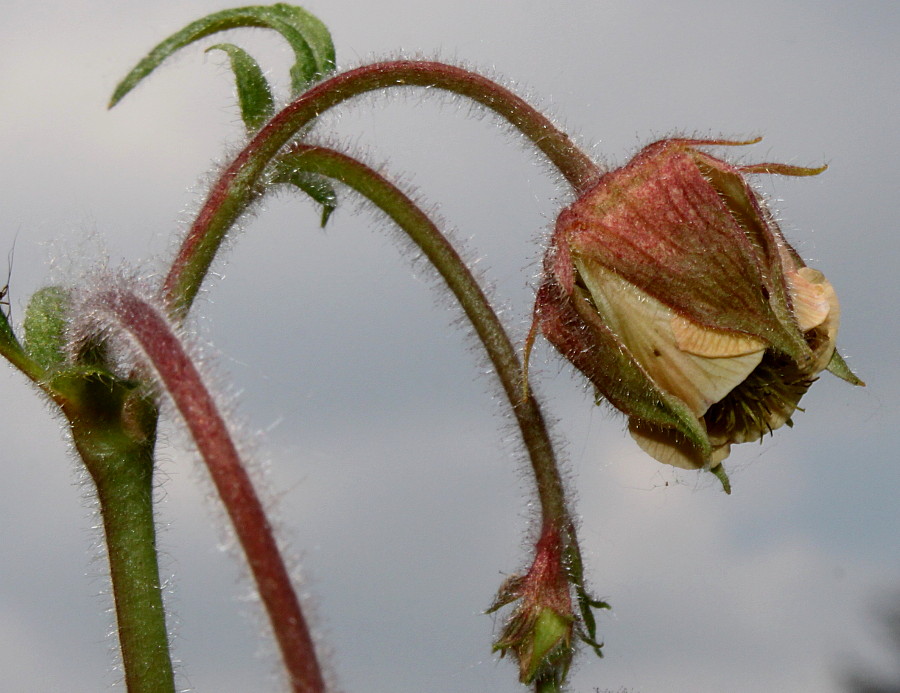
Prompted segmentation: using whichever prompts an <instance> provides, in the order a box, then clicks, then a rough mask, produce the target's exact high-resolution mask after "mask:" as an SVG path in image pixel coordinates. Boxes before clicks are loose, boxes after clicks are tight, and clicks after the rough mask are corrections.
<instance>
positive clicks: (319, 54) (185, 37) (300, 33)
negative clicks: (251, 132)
mask: <svg viewBox="0 0 900 693" xmlns="http://www.w3.org/2000/svg"><path fill="white" fill-rule="evenodd" d="M240 27H261V28H264V29H273V30H275V31H277V32H278V33H279V34H281V35H282V36H283V37H284V38H285V40H286V41H287V42H288V43H289V44H290V46H291V48H292V49H293V51H294V55H295V56H296V62H295V63H294V65H293V66H292V67H291V89H292V92H293V93H294V94H298V93H300V92H301V91H303V89H305V88H306V87H307V86H308V85H309V83H310V82H312V81H313V80H315V79H318V78H320V77H322V76H324V75H326V74H327V73H329V72H331V71H332V70H333V69H334V44H333V43H332V41H331V34H330V33H329V32H328V29H326V28H325V25H324V24H323V23H322V22H321V21H319V20H318V19H317V18H316V17H314V16H313V15H312V14H310V13H309V12H307V11H306V10H304V9H302V8H300V7H294V6H291V5H286V4H283V3H278V4H275V5H272V6H269V7H267V6H261V5H254V6H249V7H237V8H234V9H231V10H223V11H221V12H215V13H213V14H210V15H207V16H206V17H204V18H202V19H198V20H197V21H195V22H192V23H191V24H188V25H187V26H186V27H185V28H184V29H182V30H181V31H178V32H176V33H174V34H172V35H171V36H170V37H169V38H167V39H166V40H165V41H163V42H162V43H160V44H159V45H157V46H156V47H155V48H154V49H153V50H152V51H150V53H148V54H147V56H146V57H145V58H144V59H143V60H141V61H140V62H139V63H138V64H137V65H136V66H135V67H134V69H132V70H131V72H129V73H128V75H127V76H126V77H125V79H123V80H122V81H121V82H119V84H118V86H117V87H116V89H115V91H114V92H113V95H112V98H111V99H110V102H109V108H112V107H113V106H115V105H116V104H117V103H118V102H119V101H121V100H122V98H123V97H124V96H125V95H126V94H127V93H128V92H130V91H131V90H132V89H134V87H135V86H136V85H137V84H138V83H139V82H140V81H141V80H142V79H144V78H145V77H146V76H147V75H149V74H150V73H151V72H153V71H154V70H155V69H156V68H157V67H159V65H160V64H161V63H162V62H163V61H164V60H165V59H166V58H168V57H169V56H171V55H172V54H174V53H175V52H177V51H178V50H180V49H181V48H184V47H185V46H187V45H190V44H191V43H193V42H195V41H198V40H199V39H202V38H205V37H206V36H210V35H212V34H215V33H217V32H220V31H226V30H227V29H236V28H240Z"/></svg>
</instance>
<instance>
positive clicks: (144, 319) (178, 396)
mask: <svg viewBox="0 0 900 693" xmlns="http://www.w3.org/2000/svg"><path fill="white" fill-rule="evenodd" d="M97 302H98V304H99V305H100V306H102V309H104V310H105V311H107V312H108V313H109V314H111V315H112V316H113V319H114V320H115V321H116V322H117V323H118V324H119V325H120V326H121V327H122V328H123V329H124V330H126V331H127V332H128V333H130V335H131V336H132V337H133V338H134V339H135V341H137V343H138V344H139V345H140V347H141V349H142V350H143V351H144V353H145V354H146V356H147V358H148V360H149V361H150V363H151V364H152V365H153V367H154V368H155V369H156V371H157V373H158V374H159V377H160V380H161V381H162V384H163V387H164V388H165V390H166V392H167V393H168V394H169V395H170V396H171V397H172V399H173V401H174V402H175V405H176V407H178V410H179V411H180V412H181V415H182V416H183V417H184V420H185V422H186V423H187V425H188V428H189V429H190V431H191V435H192V437H193V439H194V442H195V443H196V445H197V448H198V450H199V452H200V454H201V456H202V457H203V460H204V461H205V462H206V465H207V467H208V468H209V472H210V476H211V477H212V480H213V483H214V484H215V486H216V489H217V491H218V492H219V496H220V497H221V498H222V502H223V504H224V505H225V508H226V510H227V511H228V514H229V516H230V517H231V521H232V523H233V524H234V528H235V531H236V533H237V536H238V540H239V541H240V543H241V546H242V548H243V550H244V554H245V555H246V556H247V562H248V563H249V566H250V570H251V572H252V574H253V577H254V580H255V581H256V587H257V589H258V590H259V594H260V598H261V599H262V602H263V604H264V605H265V608H266V611H267V612H268V615H269V620H270V622H271V624H272V629H273V631H274V632H275V638H276V640H277V641H278V645H279V648H280V650H281V655H282V658H283V659H284V663H285V668H286V669H287V671H288V675H289V677H290V683H291V689H292V690H293V691H295V692H296V693H301V692H302V693H322V692H323V691H324V690H325V684H324V680H323V678H322V673H321V670H320V669H319V665H318V661H317V659H316V655H315V648H314V646H313V642H312V638H311V636H310V633H309V629H308V627H307V625H306V620H305V618H304V616H303V612H302V610H301V607H300V603H299V601H298V599H297V595H296V593H295V592H294V588H293V585H292V583H291V579H290V575H289V574H288V571H287V569H286V568H285V565H284V562H283V561H282V559H281V554H280V552H279V550H278V545H277V543H276V541H275V537H274V536H273V533H272V528H271V526H270V525H269V522H268V519H267V518H266V515H265V512H264V510H263V507H262V504H261V503H260V501H259V498H258V497H257V495H256V492H255V490H254V488H253V484H252V482H251V481H250V478H249V477H248V475H247V472H246V470H245V469H244V466H243V464H242V462H241V459H240V456H239V454H238V451H237V449H236V447H235V445H234V442H233V441H232V439H231V435H230V433H229V431H228V428H227V426H226V425H225V421H224V420H223V419H222V417H221V415H220V414H219V411H218V409H217V407H216V405H215V402H214V401H213V398H212V396H211V395H210V393H209V391H208V390H207V389H206V386H205V385H204V383H203V380H202V379H201V377H200V374H199V372H198V371H197V369H196V368H195V366H194V364H193V362H192V361H191V359H190V357H189V356H188V354H187V352H186V351H185V349H184V346H183V345H182V344H181V341H180V340H179V339H178V337H177V336H176V335H175V333H174V332H173V330H172V327H171V325H170V323H169V322H168V321H167V320H166V318H164V317H163V316H162V315H161V314H160V313H159V312H158V311H157V310H156V309H155V308H154V307H153V306H151V305H150V304H149V303H147V302H146V301H144V300H143V299H141V298H139V297H138V296H136V295H135V294H133V293H130V292H127V291H118V290H115V289H111V290H104V291H101V292H99V293H98V295H97Z"/></svg>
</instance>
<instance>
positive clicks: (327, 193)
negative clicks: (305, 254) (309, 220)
mask: <svg viewBox="0 0 900 693" xmlns="http://www.w3.org/2000/svg"><path fill="white" fill-rule="evenodd" d="M273 164H274V165H273V166H272V173H271V176H270V177H269V182H270V183H275V184H278V183H284V184H287V185H293V186H294V187H296V188H299V189H300V190H302V191H303V192H305V193H306V194H307V195H309V196H310V197H311V198H312V199H313V201H315V202H318V203H319V204H320V205H322V228H325V224H327V223H328V217H330V216H331V213H332V212H333V211H334V210H335V208H336V207H337V194H336V193H335V191H334V186H332V185H331V183H330V182H329V181H328V179H327V178H326V177H325V176H321V175H319V174H317V173H310V172H308V171H301V170H297V168H296V167H295V166H294V165H293V163H292V162H291V160H290V158H284V159H279V160H276V161H275V162H273Z"/></svg>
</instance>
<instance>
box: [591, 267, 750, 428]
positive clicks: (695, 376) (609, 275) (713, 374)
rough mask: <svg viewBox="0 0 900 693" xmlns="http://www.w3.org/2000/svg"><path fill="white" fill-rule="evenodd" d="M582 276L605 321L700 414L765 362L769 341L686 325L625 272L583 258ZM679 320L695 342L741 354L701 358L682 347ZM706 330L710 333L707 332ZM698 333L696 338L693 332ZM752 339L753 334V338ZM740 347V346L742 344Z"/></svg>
mask: <svg viewBox="0 0 900 693" xmlns="http://www.w3.org/2000/svg"><path fill="white" fill-rule="evenodd" d="M578 265H579V266H578V269H579V271H580V273H581V277H582V279H583V281H584V283H585V285H586V286H587V288H588V291H590V293H591V297H592V298H593V299H594V304H595V305H596V306H597V309H598V311H599V312H600V314H601V316H602V317H603V319H604V320H605V321H606V323H607V324H608V325H609V326H610V328H611V329H612V330H613V331H614V332H615V333H616V335H617V336H618V337H619V339H621V340H622V342H623V343H624V344H625V346H627V347H628V349H629V350H630V351H631V353H632V354H633V355H634V357H635V358H636V359H637V360H638V362H639V363H641V365H642V366H643V367H644V369H645V370H646V371H647V373H648V374H649V375H650V377H651V378H653V380H654V381H655V382H656V383H657V384H658V385H659V386H660V387H661V388H662V389H664V390H666V391H667V392H669V393H670V394H672V395H674V396H675V397H678V398H679V399H680V400H682V401H683V402H684V403H685V404H687V406H688V407H690V409H691V411H693V412H694V414H695V415H696V416H697V417H698V418H699V417H700V416H702V415H703V414H704V413H705V412H706V410H707V409H709V407H710V405H711V404H713V403H715V402H718V401H719V400H721V399H722V398H723V397H725V395H727V394H728V393H729V392H731V390H733V389H734V388H735V387H737V385H739V384H740V383H742V382H743V381H744V380H745V379H746V378H747V376H748V375H749V374H750V373H751V372H752V371H753V369H754V368H756V366H758V365H759V362H760V361H761V360H762V356H763V353H764V350H765V349H764V347H765V345H764V344H763V343H762V342H760V341H758V340H756V341H755V342H753V344H752V346H755V347H756V350H754V351H747V350H748V349H749V348H750V346H751V343H750V342H749V341H747V340H744V339H743V338H742V337H739V336H733V335H730V334H729V335H728V336H727V337H725V338H722V335H723V332H722V331H721V330H707V328H704V327H700V326H698V325H693V326H690V327H685V326H684V325H682V324H680V321H681V320H683V319H681V318H679V319H678V321H673V318H674V317H675V315H674V313H673V312H672V310H671V309H670V308H668V307H667V306H665V305H663V304H662V303H660V302H659V301H657V300H656V299H655V298H652V297H651V296H649V295H647V294H646V293H644V292H643V291H641V290H640V289H638V288H637V287H636V286H634V285H633V284H631V283H629V282H627V281H625V280H624V279H622V278H621V277H620V276H619V275H617V274H615V273H614V272H611V271H609V270H607V269H605V268H604V267H602V266H600V265H597V264H596V263H590V262H588V261H578ZM673 322H679V328H678V330H679V332H680V334H682V336H686V339H687V341H688V342H689V343H690V344H691V345H692V346H697V347H700V346H702V344H703V343H704V342H705V343H706V344H707V347H708V348H709V349H713V350H715V349H716V348H717V347H716V346H715V343H716V340H718V339H721V340H722V341H721V344H722V345H723V346H722V347H718V348H720V349H724V350H726V351H731V352H736V353H741V355H738V356H729V357H727V358H725V357H722V356H719V357H716V358H709V357H706V356H695V355H694V354H691V353H688V352H687V351H685V350H683V349H681V348H680V347H679V343H678V340H677V339H676V336H675V332H674V331H673ZM704 331H706V332H711V333H713V334H711V335H710V336H708V337H707V336H705V335H702V334H701V333H703V332H704ZM691 333H693V336H692V335H691ZM747 339H750V340H752V339H753V338H747ZM737 346H739V348H736V347H737Z"/></svg>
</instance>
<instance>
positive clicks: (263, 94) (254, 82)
mask: <svg viewBox="0 0 900 693" xmlns="http://www.w3.org/2000/svg"><path fill="white" fill-rule="evenodd" d="M212 50H220V51H224V52H225V53H227V54H228V58H229V59H230V61H231V70H232V72H234V80H235V83H236V86H237V93H238V103H239V104H240V106H241V118H242V119H243V120H244V125H246V126H247V131H248V132H250V133H253V132H256V131H257V130H259V129H260V128H261V127H262V126H263V124H265V122H266V121H267V120H268V119H269V118H271V117H272V115H273V114H274V113H275V102H274V101H273V99H272V92H271V91H270V90H269V83H268V82H267V81H266V77H265V75H263V71H262V70H261V69H260V67H259V64H258V63H257V62H256V61H255V60H254V59H253V58H252V57H250V54H249V53H247V51H245V50H244V49H243V48H239V47H238V46H235V45H234V44H233V43H217V44H216V45H214V46H210V47H209V48H207V49H206V52H207V53H209V52H210V51H212Z"/></svg>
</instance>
